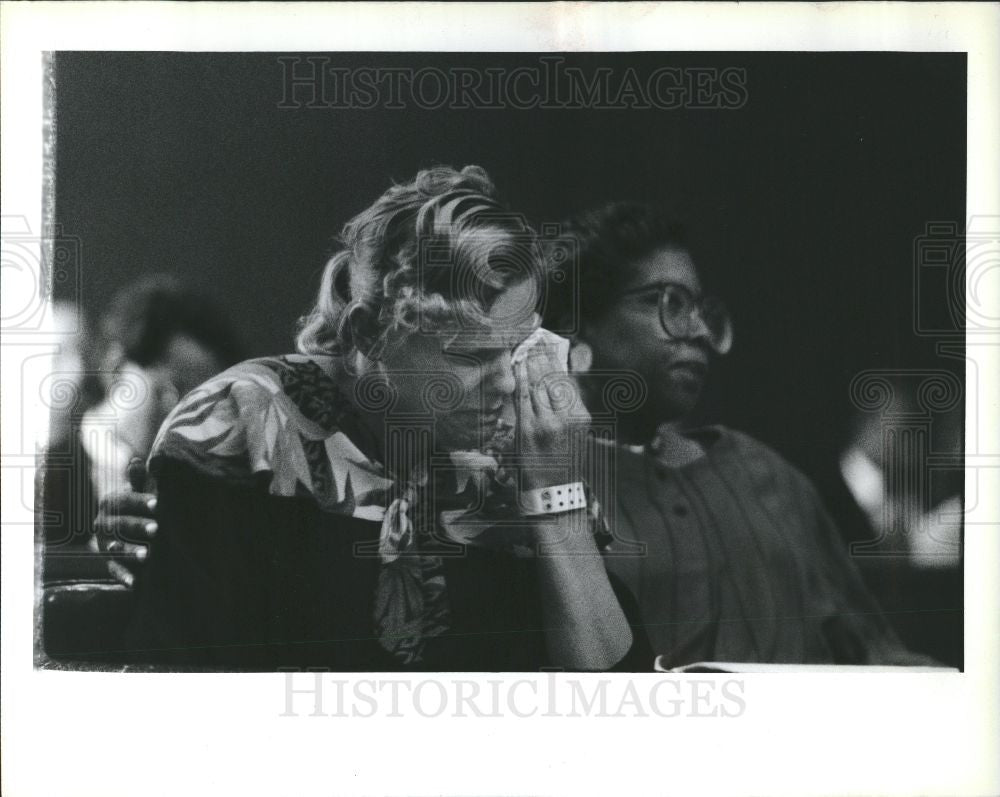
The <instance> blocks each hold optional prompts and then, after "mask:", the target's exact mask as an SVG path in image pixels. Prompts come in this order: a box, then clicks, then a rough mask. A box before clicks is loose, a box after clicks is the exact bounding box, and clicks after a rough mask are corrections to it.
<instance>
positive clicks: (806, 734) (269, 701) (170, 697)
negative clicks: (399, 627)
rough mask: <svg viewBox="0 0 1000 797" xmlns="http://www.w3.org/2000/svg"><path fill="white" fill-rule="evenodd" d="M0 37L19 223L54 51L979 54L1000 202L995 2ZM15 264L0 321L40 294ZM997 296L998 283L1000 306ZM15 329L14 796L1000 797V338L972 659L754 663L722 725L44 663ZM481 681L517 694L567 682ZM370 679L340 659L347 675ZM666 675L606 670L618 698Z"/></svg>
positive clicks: (998, 213) (366, 8)
mask: <svg viewBox="0 0 1000 797" xmlns="http://www.w3.org/2000/svg"><path fill="white" fill-rule="evenodd" d="M0 35H2V65H0V74H2V81H3V83H2V95H0V96H2V104H3V108H2V142H3V155H2V205H3V210H2V212H3V216H4V219H5V225H6V224H7V223H8V220H11V219H14V220H17V219H22V220H23V222H24V224H26V225H27V229H29V230H41V229H42V206H43V205H42V202H43V197H42V182H41V175H42V148H41V146H42V139H41V118H42V54H43V53H44V52H46V51H56V50H185V51H220V52H221V51H244V50H265V51H274V50H283V51H326V50H329V51H336V50H356V51H396V50H406V51H428V50H441V51H474V50H490V51H503V50H510V51H524V52H527V51H531V52H541V51H551V52H559V51H564V50H569V51H584V50H596V51H617V50H627V51H640V50H665V51H669V50H680V51H698V50H705V51H716V50H718V51H726V50H728V51H735V50H772V51H782V50H783V51H789V50H794V51H800V50H823V51H880V50H893V51H936V52H945V51H948V52H952V51H964V52H967V53H968V75H969V84H968V164H969V166H968V183H967V212H968V215H969V216H970V217H972V216H990V217H993V218H994V219H997V218H1000V196H998V184H997V180H996V175H997V174H1000V164H998V163H997V151H998V146H997V145H998V142H1000V112H998V103H997V97H998V96H1000V86H998V76H1000V47H998V44H1000V7H998V6H997V5H996V4H987V3H983V4H960V3H940V4H939V3H927V4H905V3H854V4H845V3H831V4H785V3H760V4H735V3H733V4H729V3H725V4H721V3H720V4H713V3H704V4H701V3H665V4H654V3H633V4H629V3H626V4H607V5H604V4H597V3H555V4H542V3H530V4H510V5H505V4H501V3H490V4H447V3H413V4H407V3H353V4H318V3H294V4H282V3H251V4H246V5H243V4H239V3H154V2H148V3H147V2H140V3H118V2H108V3H96V2H95V3H84V2H80V3H73V2H70V3H23V4H21V3H6V2H5V3H3V5H2V27H0ZM10 223H15V222H10ZM18 223H20V222H18ZM7 234H8V229H7V228H6V227H5V229H4V235H5V236H6V235H7ZM7 271H8V269H6V268H5V269H4V276H3V281H4V283H3V291H2V300H3V305H4V311H3V318H4V319H7V318H9V317H11V313H12V312H14V311H15V310H16V309H17V308H18V307H21V306H22V303H24V302H25V297H24V295H23V294H22V293H20V292H22V291H24V290H29V289H28V288H27V287H26V286H24V285H23V284H20V283H18V281H17V280H16V279H14V278H13V277H11V275H9V274H7ZM994 284H995V283H994ZM997 300H998V297H997V296H993V297H991V298H988V299H987V301H989V302H992V305H991V306H992V312H990V313H988V317H990V318H993V319H996V318H1000V312H998V311H997V304H996V303H997ZM28 301H30V296H29V297H28ZM39 340H41V341H42V342H43V343H44V342H45V341H44V337H40V338H39ZM3 344H4V348H3V353H4V357H3V360H2V368H3V377H2V378H3V383H2V384H3V402H2V405H3V406H2V409H3V420H2V424H3V425H2V440H3V446H4V453H3V468H4V470H3V480H2V483H3V495H4V499H5V500H4V501H3V534H2V603H3V622H2V628H3V635H2V656H3V667H2V681H3V683H2V694H3V713H2V717H3V726H4V727H3V748H4V749H3V758H4V774H3V779H4V793H5V794H9V795H17V797H21V795H34V794H64V795H70V794H101V795H105V796H107V795H116V794H134V793H136V792H139V791H141V792H142V793H149V794H159V793H163V794H174V793H178V792H182V793H192V792H198V793H200V792H203V791H204V792H213V793H217V792H219V791H223V792H239V793H241V794H256V793H267V794H273V793H287V794H305V793H314V792H321V793H330V792H336V793H338V794H458V793H463V794H472V793H477V794H525V793H531V794H563V793H566V794H569V793H573V794H581V793H601V794H609V793H610V794H614V793H629V794H639V793H647V792H656V793H663V792H668V793H678V794H700V793H720V794H770V795H784V794H788V795H812V794H817V795H818V794H837V795H844V794H879V795H882V794H884V795H907V794H941V795H959V794H970V795H971V794H994V793H998V792H1000V766H998V764H997V760H998V759H997V757H996V750H997V749H998V747H1000V745H998V727H997V720H996V718H997V717H998V716H1000V697H998V695H1000V692H998V681H1000V679H998V678H997V673H998V672H1000V657H998V640H1000V606H998V589H997V583H998V582H997V573H998V572H1000V568H998V567H997V565H998V564H1000V534H998V533H997V532H998V531H1000V490H998V489H996V488H997V486H998V485H997V478H996V476H997V474H1000V444H998V443H997V441H1000V429H998V422H997V421H998V412H997V409H998V407H1000V382H998V379H997V375H1000V357H998V352H1000V336H992V337H991V338H989V339H987V340H986V341H984V343H983V345H977V346H972V345H971V342H970V346H969V350H968V356H969V360H970V362H969V366H968V368H969V373H968V376H969V384H978V386H979V390H980V394H979V395H978V396H977V400H978V402H979V407H980V408H981V410H982V411H983V414H982V415H981V417H980V424H979V426H978V428H975V429H971V428H970V429H967V435H975V437H974V438H969V437H967V445H968V446H969V448H968V450H969V451H975V452H979V453H978V454H977V457H978V458H977V460H976V463H975V464H976V467H971V466H972V465H973V464H974V463H972V462H970V463H969V465H970V467H968V468H967V477H966V478H967V487H966V491H967V494H969V493H970V492H971V491H973V490H975V491H976V493H977V494H978V495H979V496H981V498H982V499H983V500H982V501H981V502H980V504H979V505H978V506H977V507H976V509H975V511H976V513H977V516H976V520H975V522H974V524H973V523H970V524H969V525H968V526H967V529H968V531H967V534H966V540H965V550H966V555H965V567H966V571H965V623H966V633H965V646H966V647H965V672H964V673H961V674H957V673H956V674H933V675H926V674H907V675H884V674H876V675H866V674H850V675H787V676H783V677H776V676H774V675H769V674H754V675H741V676H739V678H740V681H741V682H742V687H741V693H740V695H741V698H742V700H743V701H745V706H744V707H743V710H742V711H741V712H740V714H739V716H734V717H731V718H714V719H708V718H700V717H691V716H684V717H677V718H664V717H660V716H656V715H651V716H648V717H642V716H633V717H632V718H628V719H626V718H620V717H619V718H615V717H610V718H602V717H589V718H584V719H577V718H571V717H554V716H545V715H544V707H543V709H542V710H540V711H538V712H537V713H536V714H535V715H534V716H531V717H524V718H522V717H517V716H513V715H512V714H511V712H509V711H508V712H505V713H507V716H505V717H503V718H490V717H486V718H483V717H475V716H469V717H453V716H450V712H448V713H446V714H445V715H442V716H438V717H433V716H421V715H420V713H418V712H414V711H409V712H408V713H405V714H404V715H403V716H399V717H393V716H388V717H387V716H379V717H378V718H371V719H368V720H366V721H361V720H360V719H357V718H350V717H337V716H323V717H321V716H310V715H309V712H308V711H300V712H299V714H300V716H298V717H290V716H281V714H282V712H283V711H285V709H286V699H287V697H288V695H287V693H286V689H287V680H286V676H285V675H282V674H247V675H224V674H198V675H195V674H191V675H174V674H128V675H121V674H114V673H84V672H52V671H36V670H34V669H33V666H32V634H33V628H32V606H33V600H34V598H33V594H34V590H33V583H32V582H33V575H32V567H31V566H30V563H31V562H32V561H33V558H34V551H33V545H32V535H31V534H28V533H26V530H27V529H28V528H30V527H31V525H32V523H33V519H32V517H31V513H30V509H28V508H26V506H25V504H24V501H23V500H22V499H23V496H24V492H23V491H24V489H26V488H25V485H27V489H28V490H29V492H28V493H27V495H29V496H30V489H31V484H32V472H33V467H34V463H33V458H32V457H28V456H24V455H23V454H22V453H19V452H30V451H33V450H34V447H33V446H34V439H33V438H32V437H31V434H32V433H33V430H34V431H35V432H38V433H41V432H42V431H43V430H44V419H40V418H33V419H32V421H33V422H31V423H29V424H28V426H27V427H25V426H24V425H23V424H22V418H31V417H32V416H31V412H32V410H33V409H36V410H37V409H40V408H39V407H36V408H32V407H30V406H19V405H18V402H16V401H15V398H16V397H17V396H19V395H35V393H29V392H28V391H20V390H19V388H18V387H17V385H18V380H19V378H20V376H19V375H20V373H21V365H22V360H23V357H24V356H26V353H25V351H24V350H23V347H20V348H19V345H18V342H17V340H16V339H14V337H13V336H11V335H7V334H6V333H5V334H4V340H3ZM19 358H21V359H19ZM973 370H974V371H975V372H977V373H978V377H979V380H978V383H976V382H973V381H972V380H973V377H974V374H973ZM984 380H991V381H985V382H984ZM36 392H37V391H36ZM39 424H41V425H39ZM973 446H974V447H973ZM977 479H978V482H975V481H974V480H977ZM27 506H29V507H30V501H29V503H28V504H27ZM969 520H970V521H971V518H970V519H969ZM491 677H492V678H495V679H497V680H499V681H502V682H503V689H504V690H506V691H505V694H506V695H508V696H509V695H510V694H512V692H511V690H512V689H514V688H515V687H516V684H518V683H529V685H528V686H526V687H520V688H521V689H523V690H524V693H525V694H526V693H530V692H532V690H533V689H534V690H539V689H541V688H542V687H543V686H544V682H545V681H546V679H547V678H550V677H551V676H547V675H544V674H543V675H534V676H518V675H507V676H491ZM601 677H602V676H586V677H582V678H581V679H580V680H581V682H582V683H586V684H591V685H593V684H594V683H596V680H595V679H599V678H601ZM371 678H372V676H370V675H364V676H344V677H343V679H344V680H345V683H347V684H348V686H349V688H350V685H351V684H353V683H354V682H356V681H359V680H364V679H369V680H370V679H371ZM655 678H657V676H618V677H616V678H612V679H611V686H610V687H609V689H610V690H611V693H612V697H611V700H612V701H616V702H617V701H621V700H622V699H624V698H623V695H624V692H625V691H626V690H627V689H628V688H629V684H630V683H631V684H638V685H640V686H641V687H642V688H643V689H645V688H647V687H648V686H649V685H650V684H651V683H652V679H655ZM702 678H703V679H704V680H705V681H708V682H713V683H716V684H718V683H719V682H721V681H723V680H725V678H724V677H722V676H702ZM435 680H436V681H438V682H440V683H443V684H452V683H453V682H455V681H457V680H462V676H438V677H437V678H436V679H435ZM531 682H534V683H535V687H532V686H530V683H531ZM449 688H451V686H449ZM732 705H735V703H733V704H732ZM424 714H425V715H426V714H427V712H424Z"/></svg>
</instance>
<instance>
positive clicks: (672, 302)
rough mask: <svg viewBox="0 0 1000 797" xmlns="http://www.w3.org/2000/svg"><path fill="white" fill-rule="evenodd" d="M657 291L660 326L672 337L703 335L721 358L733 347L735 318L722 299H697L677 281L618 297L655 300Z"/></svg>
mask: <svg viewBox="0 0 1000 797" xmlns="http://www.w3.org/2000/svg"><path fill="white" fill-rule="evenodd" d="M654 291H659V310H660V323H661V324H662V325H663V331H664V332H666V333H667V334H668V335H669V336H670V337H672V338H677V339H680V340H691V339H692V338H695V337H698V336H699V335H702V336H704V337H705V338H706V339H707V340H708V343H709V345H710V346H711V347H712V350H713V351H714V352H715V353H716V354H720V355H722V354H726V353H728V352H729V350H730V349H731V348H732V347H733V322H732V319H731V318H730V317H729V311H728V310H727V309H726V306H725V304H723V302H722V300H721V299H718V298H716V297H714V296H695V295H694V294H693V293H692V292H691V290H690V289H688V288H687V287H685V286H684V285H681V284H679V283H676V282H656V283H653V284H651V285H644V286H642V287H640V288H633V289H631V290H628V291H625V292H624V293H621V294H619V295H618V298H624V297H626V296H638V295H642V294H648V295H650V297H651V298H652V296H653V294H654ZM699 322H700V327H699Z"/></svg>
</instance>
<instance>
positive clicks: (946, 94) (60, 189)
mask: <svg viewBox="0 0 1000 797" xmlns="http://www.w3.org/2000/svg"><path fill="white" fill-rule="evenodd" d="M278 57H279V54H271V53H264V54H218V53H214V54H202V53H143V54H134V53H62V54H60V55H59V56H58V57H57V60H56V70H57V71H56V86H57V89H56V94H57V117H56V118H57V151H56V158H57V182H56V198H57V201H56V215H57V222H58V223H59V224H60V225H61V229H62V234H64V235H70V236H77V237H79V238H80V240H81V246H82V248H81V251H82V262H81V264H80V266H79V268H80V271H79V274H78V275H77V279H76V280H68V281H66V282H65V283H63V284H62V286H60V285H57V286H56V289H57V291H59V290H61V291H62V292H63V293H64V294H67V293H68V292H69V291H71V290H79V291H80V298H81V302H82V305H83V307H84V309H85V310H86V311H87V312H88V313H89V314H90V315H91V316H92V317H96V316H97V315H99V314H100V312H101V311H102V309H103V308H104V307H105V305H106V303H107V301H108V300H109V298H110V296H111V295H112V294H113V292H114V291H115V290H116V289H117V288H118V287H120V286H122V285H123V284H125V283H127V282H128V281H130V280H132V279H134V278H135V277H137V276H139V275H140V274H143V273H146V272H154V271H166V272H173V273H176V274H179V275H181V276H183V277H184V278H185V279H186V280H188V281H189V282H190V283H192V284H193V285H195V286H198V287H201V288H204V289H205V290H207V291H210V292H211V293H213V294H214V295H215V296H216V297H218V298H219V299H220V300H221V301H222V302H223V303H224V305H225V306H226V307H227V308H228V310H229V312H230V314H231V317H232V319H233V320H234V321H235V322H236V324H237V325H238V327H239V328H240V329H241V331H242V333H243V335H244V337H245V341H246V343H247V345H248V349H249V353H250V354H251V355H260V354H266V353H277V352H283V351H288V350H290V349H291V348H292V338H293V333H294V324H295V320H296V319H297V318H298V316H299V315H300V314H302V312H303V311H305V310H306V309H307V307H308V306H309V304H310V303H311V301H312V297H313V294H314V292H315V290H316V288H317V285H318V279H319V273H320V271H321V269H322V266H323V264H324V262H325V258H326V255H327V254H328V253H329V251H330V249H331V241H332V237H333V236H334V234H335V233H336V232H337V231H338V230H339V228H340V226H341V225H342V224H343V223H344V221H346V220H347V219H348V218H349V217H350V216H352V215H353V214H354V213H356V212H357V211H359V210H361V209H362V208H364V207H366V206H367V205H368V204H369V203H370V202H371V201H372V200H373V199H374V198H375V197H376V196H377V195H378V194H380V193H381V192H382V191H383V190H384V189H385V188H386V187H387V186H388V185H389V182H390V180H391V179H395V180H406V179H409V178H411V177H412V176H413V175H414V174H415V172H416V171H417V169H419V168H421V167H424V166H428V165H431V164H434V163H449V164H452V165H455V166H462V165H465V164H469V163H477V164H480V165H482V166H483V167H485V168H486V169H487V170H488V171H489V173H490V174H491V175H492V176H493V178H494V180H495V181H496V183H497V185H498V187H499V189H500V192H501V194H502V196H504V197H505V198H506V199H507V201H508V202H509V204H510V206H511V207H512V208H513V209H516V210H519V211H522V212H524V213H526V214H527V215H528V217H529V218H530V219H531V220H532V221H533V222H535V223H541V222H546V221H557V220H559V219H560V218H562V217H564V216H565V215H566V214H568V213H570V212H572V211H575V210H579V209H582V208H584V207H587V206H590V205H593V204H596V203H600V202H603V201H606V200H609V199H626V198H630V199H639V200H652V201H657V202H661V203H665V204H666V205H667V206H668V207H671V208H673V209H674V210H675V211H676V214H677V215H678V217H679V218H681V220H683V221H686V222H687V223H688V225H689V226H690V227H691V228H692V232H693V239H694V243H695V247H694V248H695V254H696V257H697V259H698V261H699V262H700V264H701V266H702V269H703V271H706V272H707V273H708V275H709V276H710V278H711V280H712V282H714V284H715V286H716V287H717V288H718V289H720V290H721V291H722V293H723V294H724V295H725V296H726V297H727V298H728V300H729V303H730V305H731V306H732V308H733V312H734V316H735V318H736V324H737V327H736V329H737V336H736V346H735V348H734V350H733V352H732V354H731V355H730V357H729V358H728V360H727V361H726V362H725V363H724V365H723V366H722V367H721V368H720V369H719V371H718V373H717V374H716V375H715V380H714V383H713V384H712V386H711V388H710V392H709V395H708V397H707V400H706V402H705V411H704V414H705V416H706V418H708V419H710V420H723V421H724V422H726V423H727V424H729V425H732V426H735V427H738V428H742V429H744V430H746V431H748V432H750V433H752V434H754V435H756V436H757V437H759V438H761V439H763V440H765V441H766V442H768V443H770V444H771V445H773V446H775V447H776V448H777V449H779V450H780V451H782V452H783V453H785V454H786V455H787V456H788V457H790V458H791V459H792V460H793V461H794V462H796V463H797V464H799V465H800V466H801V467H803V468H804V469H805V470H806V471H807V472H808V473H810V474H811V475H812V476H813V477H814V478H816V479H817V480H818V481H820V482H821V485H822V483H823V482H824V481H825V480H826V479H827V477H828V474H829V471H830V465H831V463H832V462H834V461H835V460H834V458H835V455H836V451H837V449H838V448H839V447H840V445H841V444H842V441H843V432H844V424H845V421H846V419H847V416H848V412H849V409H850V403H849V398H848V385H849V383H850V380H851V377H852V376H854V375H855V374H856V373H857V372H858V371H860V370H863V369H866V368H873V367H880V368H884V367H893V368H915V367H944V368H950V369H953V370H955V372H956V373H957V374H958V375H959V376H960V377H961V378H964V376H963V373H962V370H961V366H960V363H958V362H957V361H954V360H946V359H942V358H940V357H938V356H937V355H936V354H935V351H934V344H935V341H934V340H932V339H928V338H926V337H920V336H917V335H915V334H914V331H913V326H914V318H913V316H914V313H913V309H912V307H913V296H914V290H915V282H914V265H915V263H914V241H915V239H916V238H917V237H918V236H920V235H921V234H922V233H923V232H924V229H925V225H926V224H927V223H928V222H936V221H948V222H954V223H956V224H958V225H959V228H961V226H962V224H963V220H964V218H965V141H966V133H965V118H966V116H965V93H966V92H965V56H964V54H961V53H957V54H913V53H773V54H761V53H681V54H667V53H632V54H620V53H619V54H601V53H594V54H578V55H567V56H565V57H566V64H567V65H571V66H580V67H582V68H583V69H584V70H585V71H586V72H588V73H589V72H591V71H592V70H594V69H596V68H598V67H603V66H609V67H612V68H613V69H614V70H615V72H616V74H621V73H622V72H623V71H624V70H625V69H626V68H627V67H629V66H633V67H635V68H636V69H637V70H638V72H639V73H640V74H646V73H648V72H649V71H650V70H652V69H654V68H657V67H660V66H680V67H728V66H733V67H740V68H744V69H745V70H746V86H747V102H746V104H745V105H744V107H742V108H740V109H738V110H713V109H692V108H689V109H680V110H657V109H649V110H592V109H591V110H566V109H558V110H540V109H535V110H516V109H504V110H444V111H442V110H437V111H427V110H420V109H417V108H414V107H412V106H411V107H410V108H408V109H406V110H388V109H384V108H380V109H375V110H337V109H328V108H325V109H324V108H298V109H282V108H279V107H278V106H279V103H281V101H282V96H283V92H284V88H285V87H284V72H283V68H282V65H281V64H280V63H279V61H278ZM538 57H539V56H538V55H532V54H521V55H517V54H482V53H480V54H421V53H414V54H398V53H396V54H393V53H341V54H334V55H332V56H329V58H330V59H331V60H330V63H331V64H334V65H340V66H347V67H356V66H395V67H398V66H412V67H422V66H428V65H431V66H438V67H441V68H447V67H454V66H461V67H480V68H485V67H507V68H513V67H516V66H519V65H528V66H534V67H538V66H539V61H538ZM299 96H302V95H299ZM77 286H78V287H77ZM947 298H948V297H947V296H946V293H945V291H944V290H943V289H941V290H940V291H939V292H937V293H930V292H928V291H927V290H926V288H925V290H924V291H923V293H922V295H921V300H922V302H924V304H927V303H928V302H929V303H930V304H931V305H932V307H931V309H932V310H934V309H935V307H936V308H937V309H938V310H940V309H941V308H944V307H946V303H947Z"/></svg>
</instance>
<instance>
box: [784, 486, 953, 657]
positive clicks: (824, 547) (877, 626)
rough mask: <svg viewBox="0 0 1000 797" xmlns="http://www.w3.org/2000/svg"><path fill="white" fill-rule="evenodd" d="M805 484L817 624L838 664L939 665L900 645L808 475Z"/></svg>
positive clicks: (847, 544)
mask: <svg viewBox="0 0 1000 797" xmlns="http://www.w3.org/2000/svg"><path fill="white" fill-rule="evenodd" d="M802 481H803V482H804V486H803V492H804V493H805V494H806V496H807V499H808V501H809V504H810V509H811V511H812V513H813V516H814V518H815V524H814V528H815V530H816V540H815V544H816V546H817V551H818V555H817V556H816V561H815V566H816V570H817V574H816V577H817V578H818V580H819V582H820V583H819V584H817V585H816V587H817V589H816V590H814V593H813V594H814V595H815V597H816V600H817V601H818V602H819V606H818V607H817V612H816V614H817V620H818V621H819V622H821V624H822V625H821V629H820V632H821V634H822V636H823V639H824V640H825V642H826V644H827V645H828V646H829V649H830V651H831V653H832V654H833V658H834V660H835V661H836V662H837V663H843V664H881V665H900V666H907V665H909V666H934V665H937V664H938V662H936V661H935V660H933V659H932V658H930V657H929V656H925V655H924V654H922V653H916V652H914V651H911V650H908V649H907V648H906V646H905V645H903V643H902V642H901V641H900V639H899V637H898V636H897V635H896V632H895V630H894V629H893V628H892V626H891V624H890V623H889V621H888V620H887V618H886V617H885V615H884V614H883V613H882V611H881V608H880V606H879V605H878V602H877V601H876V600H875V598H874V597H873V596H872V594H871V592H870V591H869V590H868V588H867V586H866V585H865V583H864V580H863V579H862V577H861V574H860V572H859V571H858V568H857V565H856V564H855V562H854V561H853V560H852V559H851V555H850V551H849V547H848V546H849V543H848V542H847V541H846V540H845V539H844V537H843V536H842V535H841V533H840V531H839V529H838V528H837V527H836V524H835V523H834V522H833V519H832V518H831V517H830V514H829V513H828V512H827V510H826V508H825V506H824V505H823V502H822V500H821V499H820V497H819V495H818V494H817V492H816V490H815V488H814V487H813V486H812V485H811V484H810V483H809V482H808V480H806V479H805V477H802Z"/></svg>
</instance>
